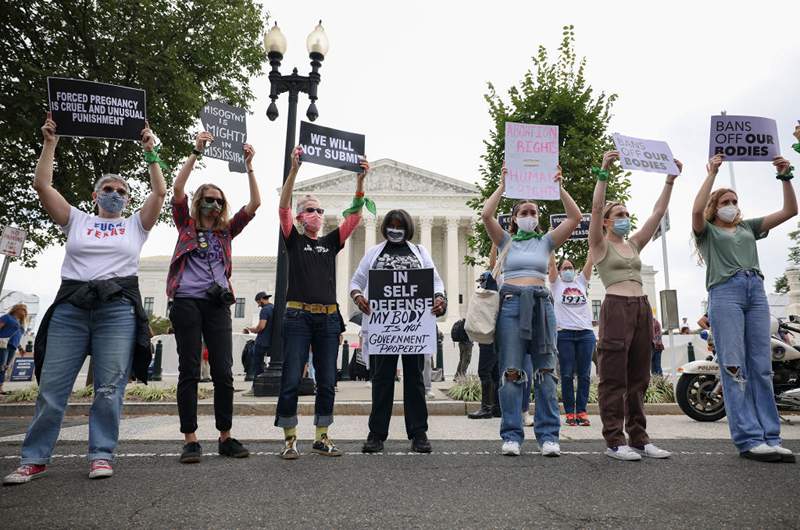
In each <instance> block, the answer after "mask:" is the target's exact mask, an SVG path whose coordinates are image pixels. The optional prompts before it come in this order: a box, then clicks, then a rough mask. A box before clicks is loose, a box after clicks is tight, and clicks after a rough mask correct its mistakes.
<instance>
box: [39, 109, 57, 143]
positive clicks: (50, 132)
mask: <svg viewBox="0 0 800 530" xmlns="http://www.w3.org/2000/svg"><path fill="white" fill-rule="evenodd" d="M42 135H43V136H44V143H46V144H49V143H57V142H58V135H57V134H56V122H54V121H53V113H52V112H48V113H47V118H46V119H45V120H44V125H42Z"/></svg>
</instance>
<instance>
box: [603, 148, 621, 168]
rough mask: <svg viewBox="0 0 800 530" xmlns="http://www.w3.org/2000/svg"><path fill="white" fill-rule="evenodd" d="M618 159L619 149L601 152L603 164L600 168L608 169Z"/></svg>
mask: <svg viewBox="0 0 800 530" xmlns="http://www.w3.org/2000/svg"><path fill="white" fill-rule="evenodd" d="M617 160H619V151H606V152H605V153H603V164H602V166H601V169H603V170H606V171H607V170H608V168H610V167H611V164H613V163H614V162H615V161H617Z"/></svg>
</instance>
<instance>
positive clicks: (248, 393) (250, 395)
mask: <svg viewBox="0 0 800 530" xmlns="http://www.w3.org/2000/svg"><path fill="white" fill-rule="evenodd" d="M242 397H255V394H254V393H253V389H252V388H251V389H250V390H248V391H247V392H244V393H243V394H242Z"/></svg>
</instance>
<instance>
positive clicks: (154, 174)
mask: <svg viewBox="0 0 800 530" xmlns="http://www.w3.org/2000/svg"><path fill="white" fill-rule="evenodd" d="M154 147H155V137H154V136H153V131H151V130H150V124H149V123H147V122H145V128H144V129H143V130H142V149H144V151H145V152H148V153H149V152H152V151H153V148H154ZM147 171H148V172H149V173H150V193H149V194H148V195H147V198H146V199H145V200H144V204H142V209H141V211H140V212H139V217H140V219H141V221H142V228H144V229H145V230H148V231H149V230H150V229H151V228H153V227H154V226H155V224H156V223H157V222H158V214H160V213H161V208H163V207H164V199H165V198H166V196H167V183H166V182H165V181H164V174H163V173H162V172H161V165H160V164H159V163H158V162H148V163H147Z"/></svg>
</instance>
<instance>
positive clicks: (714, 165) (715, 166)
mask: <svg viewBox="0 0 800 530" xmlns="http://www.w3.org/2000/svg"><path fill="white" fill-rule="evenodd" d="M721 165H722V155H714V156H712V157H711V158H709V159H708V164H706V171H707V172H708V176H710V177H711V176H713V177H716V176H717V173H718V172H719V166H721Z"/></svg>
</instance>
